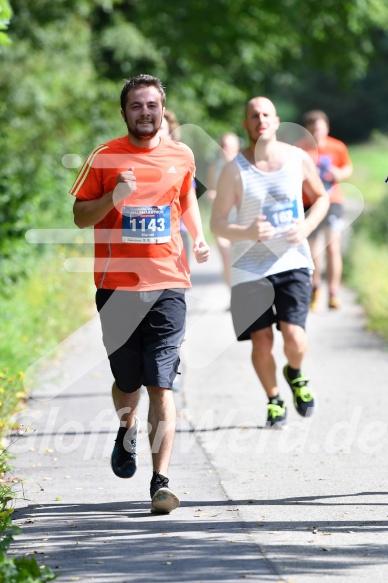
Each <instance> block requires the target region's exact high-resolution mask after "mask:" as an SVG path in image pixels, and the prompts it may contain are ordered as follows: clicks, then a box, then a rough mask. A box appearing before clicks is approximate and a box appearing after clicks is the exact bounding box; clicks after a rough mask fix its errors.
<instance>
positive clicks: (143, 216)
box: [122, 205, 171, 243]
mask: <svg viewBox="0 0 388 583" xmlns="http://www.w3.org/2000/svg"><path fill="white" fill-rule="evenodd" d="M122 218H123V221H122V228H123V236H122V240H123V242H124V243H168V242H169V241H171V209H170V207H169V206H168V205H167V206H124V207H123V210H122Z"/></svg>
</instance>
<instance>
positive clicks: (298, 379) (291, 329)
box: [280, 322, 315, 417]
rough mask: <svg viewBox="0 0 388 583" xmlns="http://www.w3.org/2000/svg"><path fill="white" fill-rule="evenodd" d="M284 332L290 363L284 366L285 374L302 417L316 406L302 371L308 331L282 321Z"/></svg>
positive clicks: (286, 352) (286, 353)
mask: <svg viewBox="0 0 388 583" xmlns="http://www.w3.org/2000/svg"><path fill="white" fill-rule="evenodd" d="M280 330H281V332H282V334H283V340H284V353H285V355H286V357H287V360H288V364H287V365H286V366H285V367H284V376H285V378H286V381H287V383H288V384H289V386H290V388H291V390H292V392H293V395H294V405H295V408H296V410H297V412H298V413H299V415H301V416H302V417H309V416H310V415H311V414H312V413H313V411H314V407H315V402H314V395H313V393H312V391H311V390H310V389H309V388H308V386H307V384H308V379H307V378H306V377H305V376H304V374H303V372H302V371H301V366H302V361H303V357H304V355H305V354H306V350H307V336H306V331H305V330H304V328H302V327H301V326H297V325H296V324H289V323H288V322H280Z"/></svg>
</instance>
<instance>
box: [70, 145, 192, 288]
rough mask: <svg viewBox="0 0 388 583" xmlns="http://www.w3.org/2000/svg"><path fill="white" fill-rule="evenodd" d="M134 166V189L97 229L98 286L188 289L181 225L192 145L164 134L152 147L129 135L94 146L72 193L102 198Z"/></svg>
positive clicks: (187, 271)
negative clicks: (138, 144)
mask: <svg viewBox="0 0 388 583" xmlns="http://www.w3.org/2000/svg"><path fill="white" fill-rule="evenodd" d="M130 167H133V168H134V174H135V177H136V186H137V188H136V190H135V191H134V192H133V193H132V194H131V195H130V196H129V197H128V198H126V199H125V200H123V201H121V203H119V205H118V208H114V209H112V210H111V211H110V212H109V213H108V214H107V215H106V216H105V218H104V219H103V220H102V221H101V222H100V223H98V224H96V225H95V227H94V237H95V264H94V280H95V284H96V286H97V288H104V289H116V288H124V289H128V290H132V291H148V290H149V291H150V290H156V289H168V288H188V287H190V286H191V283H190V271H189V267H188V264H187V259H186V255H185V252H184V248H183V244H182V238H181V235H180V228H179V223H180V218H181V215H182V206H183V207H184V210H186V208H185V200H184V198H185V196H186V195H187V194H189V192H190V190H191V185H192V180H193V176H194V171H195V166H194V156H193V153H192V151H191V150H190V148H188V147H187V146H185V145H184V144H182V143H180V142H174V141H172V140H164V139H163V138H161V140H160V143H159V144H158V145H157V146H156V147H155V148H151V149H144V148H137V147H136V146H134V145H133V144H131V143H130V141H129V139H128V136H124V137H122V138H117V139H114V140H112V141H110V142H107V143H106V144H102V145H101V146H98V147H97V148H95V150H93V152H92V153H91V154H90V155H89V157H88V158H87V160H86V161H85V163H84V165H83V166H82V168H81V170H80V172H79V173H78V176H77V178H76V180H75V182H74V184H73V186H72V188H71V190H70V193H71V194H72V195H73V196H75V197H76V198H77V199H79V200H83V201H85V200H94V199H97V198H100V197H102V196H104V194H107V193H108V192H110V191H112V190H114V188H115V187H116V180H117V176H118V174H119V173H120V172H123V171H124V170H128V169H129V168H130Z"/></svg>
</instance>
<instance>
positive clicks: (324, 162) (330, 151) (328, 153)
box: [299, 136, 351, 207]
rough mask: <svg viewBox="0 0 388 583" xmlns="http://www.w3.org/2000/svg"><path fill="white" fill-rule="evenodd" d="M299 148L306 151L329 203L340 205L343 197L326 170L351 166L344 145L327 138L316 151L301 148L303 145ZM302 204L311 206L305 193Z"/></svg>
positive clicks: (309, 148) (334, 139)
mask: <svg viewBox="0 0 388 583" xmlns="http://www.w3.org/2000/svg"><path fill="white" fill-rule="evenodd" d="M299 147H300V148H302V149H304V150H306V152H307V153H308V154H310V156H311V157H312V159H313V160H314V162H315V165H316V166H317V169H318V172H319V176H320V178H321V180H322V182H323V184H324V186H325V189H326V190H327V191H329V196H330V202H331V203H339V204H342V203H343V201H344V199H345V195H344V193H343V191H342V189H341V187H340V186H339V184H338V183H337V182H336V181H335V180H333V179H332V177H331V176H330V174H329V173H328V169H329V168H330V166H338V168H343V167H344V166H347V165H348V164H351V160H350V157H349V152H348V149H347V147H346V146H345V144H344V143H343V142H341V140H337V139H336V138H332V137H331V136H327V138H326V141H325V144H324V146H319V148H318V150H316V149H311V145H310V147H303V143H301V144H300V146H299ZM303 203H304V205H305V206H306V207H309V206H311V201H310V199H309V197H308V196H307V194H306V193H303Z"/></svg>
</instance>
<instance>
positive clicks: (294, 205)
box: [263, 199, 299, 227]
mask: <svg viewBox="0 0 388 583" xmlns="http://www.w3.org/2000/svg"><path fill="white" fill-rule="evenodd" d="M263 215H265V216H266V219H265V220H266V221H268V222H269V223H271V225H272V226H273V227H289V226H290V225H292V224H293V219H298V218H299V213H298V202H297V200H296V199H295V200H293V201H284V202H273V203H271V204H269V205H265V206H264V207H263Z"/></svg>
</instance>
